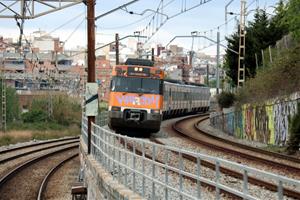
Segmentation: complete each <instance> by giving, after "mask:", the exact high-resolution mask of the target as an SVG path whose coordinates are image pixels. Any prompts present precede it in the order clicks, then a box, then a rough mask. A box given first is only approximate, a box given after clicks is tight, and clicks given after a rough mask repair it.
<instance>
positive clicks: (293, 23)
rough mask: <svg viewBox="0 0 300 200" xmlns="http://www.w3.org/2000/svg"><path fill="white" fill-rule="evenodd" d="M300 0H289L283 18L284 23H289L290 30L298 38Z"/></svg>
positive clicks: (299, 31)
mask: <svg viewBox="0 0 300 200" xmlns="http://www.w3.org/2000/svg"><path fill="white" fill-rule="evenodd" d="M299 13H300V0H289V2H288V3H287V10H286V14H285V15H284V17H283V18H282V21H281V22H282V24H283V25H287V26H288V29H289V31H290V32H291V33H292V34H293V35H294V37H295V38H296V39H297V40H300V14H299Z"/></svg>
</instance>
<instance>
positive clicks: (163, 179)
mask: <svg viewBox="0 0 300 200" xmlns="http://www.w3.org/2000/svg"><path fill="white" fill-rule="evenodd" d="M85 123H87V120H86V119H85V118H84V119H83V126H82V127H83V128H82V135H83V140H84V142H85V143H86V144H87V140H86V139H87V133H86V131H87V129H86V128H85V127H86V125H84V124H85ZM91 145H92V146H91V154H92V155H93V157H94V158H95V159H96V160H97V161H98V162H99V163H100V164H101V165H102V166H103V167H105V168H106V170H107V171H109V172H110V173H111V174H112V175H113V178H114V179H116V180H118V181H119V182H120V183H122V184H124V185H125V186H127V187H128V188H130V189H131V190H133V191H134V192H136V193H139V194H141V195H142V196H143V197H146V198H147V199H156V197H157V195H158V194H164V195H163V196H164V198H165V199H169V198H170V197H169V196H170V195H172V197H173V198H174V197H176V199H177V198H180V199H182V198H184V199H200V198H201V192H202V191H201V190H202V189H201V184H202V183H203V184H211V185H213V186H214V187H215V188H216V190H215V191H216V199H220V198H221V195H220V191H221V190H222V191H226V192H228V193H233V194H235V195H237V196H239V197H241V198H243V199H257V197H254V196H252V195H251V194H250V192H249V188H248V187H249V183H248V176H249V174H255V175H256V176H259V177H261V178H262V179H272V180H273V181H275V182H276V183H277V188H278V189H277V197H278V199H283V186H286V185H288V186H290V187H295V188H299V187H300V181H297V180H293V179H290V178H286V177H284V176H280V175H276V174H272V173H268V172H264V171H262V170H258V169H254V168H251V167H247V166H245V165H241V164H237V163H234V162H230V161H227V160H224V159H220V158H216V157H212V156H208V155H204V154H200V153H194V152H190V151H187V150H182V149H178V148H175V147H170V146H163V145H160V144H155V143H152V142H148V141H145V140H142V139H137V138H132V137H128V136H124V135H118V134H115V133H113V132H111V131H109V130H106V129H104V128H103V127H100V126H98V125H95V124H92V137H91ZM129 145H132V148H128V146H129ZM137 147H139V148H141V149H142V154H138V153H137V151H136V149H137ZM146 151H147V152H149V151H151V155H152V159H151V158H149V157H146V156H145V152H146ZM172 152H177V153H178V161H177V166H178V167H174V164H172V165H171V164H170V163H171V162H172V163H174V161H173V160H170V159H169V156H170V155H171V154H172ZM158 153H159V154H160V155H162V156H163V157H164V163H161V162H157V161H156V157H157V156H158ZM184 154H187V155H190V156H192V157H194V158H195V159H196V160H197V162H196V164H195V166H194V169H195V170H194V171H193V172H191V171H187V170H185V163H184V158H183V155H184ZM204 160H206V161H210V162H213V163H214V164H215V165H216V168H215V177H213V178H212V179H208V178H205V177H204V176H202V174H201V172H202V171H201V161H204ZM221 166H226V167H228V168H234V169H236V170H239V171H240V172H242V173H243V177H244V178H243V184H242V186H241V187H240V188H239V189H234V188H231V187H228V186H226V183H225V184H224V183H222V182H221V181H220V176H221V171H220V167H221ZM174 174H175V175H176V176H174ZM186 178H193V179H196V180H197V183H196V184H185V183H184V179H186ZM174 183H176V184H174ZM149 188H150V190H149ZM174 195H175V196H174Z"/></svg>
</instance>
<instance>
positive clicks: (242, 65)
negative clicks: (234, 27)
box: [238, 0, 246, 87]
mask: <svg viewBox="0 0 300 200" xmlns="http://www.w3.org/2000/svg"><path fill="white" fill-rule="evenodd" d="M245 21H246V0H241V15H240V42H239V61H238V87H241V86H243V85H244V82H245V52H246V51H245V49H246V44H245V39H246V32H245Z"/></svg>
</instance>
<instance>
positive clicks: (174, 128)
mask: <svg viewBox="0 0 300 200" xmlns="http://www.w3.org/2000/svg"><path fill="white" fill-rule="evenodd" d="M199 116H200V115H198V116H192V117H187V118H184V119H181V120H178V121H176V122H175V123H174V124H173V126H172V128H173V130H175V131H176V132H177V133H179V134H181V135H182V136H184V137H186V138H188V139H189V140H191V141H194V142H196V143H199V144H201V145H204V146H207V147H209V148H212V149H216V150H219V151H222V152H227V153H230V154H233V155H235V156H236V155H239V156H241V157H244V158H248V159H251V160H255V161H258V162H261V163H264V164H267V165H271V166H272V167H274V166H275V167H277V168H279V169H281V170H282V168H284V169H287V170H293V171H295V172H298V173H300V168H299V167H296V166H291V165H289V164H286V163H279V162H276V161H274V160H270V159H265V158H261V157H258V156H255V155H250V154H247V153H243V152H240V151H237V150H233V149H229V148H225V147H222V146H219V145H215V144H212V143H210V142H205V141H202V140H199V139H196V138H193V137H191V136H189V134H187V133H186V132H183V131H182V130H181V129H180V128H178V127H177V126H178V124H179V123H181V122H183V121H186V120H189V119H192V118H196V117H199ZM206 119H207V118H206ZM203 120H205V119H203ZM194 128H195V130H196V131H198V132H201V133H203V134H204V135H205V136H208V137H212V138H214V137H213V136H212V135H211V134H209V135H206V132H203V131H202V130H201V131H200V130H199V129H197V128H196V124H194ZM215 137H216V136H215ZM216 139H217V138H216ZM220 141H221V142H224V143H230V144H232V145H236V146H237V147H240V148H243V146H247V145H242V144H241V145H240V146H238V143H235V142H232V141H229V140H226V139H221V138H220ZM231 142H232V143H231ZM248 148H249V147H248ZM250 149H251V147H250V148H249V149H245V150H250ZM250 151H253V152H255V153H261V154H264V153H263V152H267V151H265V150H262V151H260V150H257V149H256V148H253V147H252V150H250ZM277 154H278V153H276V154H275V153H274V154H273V155H272V152H269V153H268V154H267V153H265V154H264V155H267V156H272V157H274V158H277ZM297 164H298V162H297Z"/></svg>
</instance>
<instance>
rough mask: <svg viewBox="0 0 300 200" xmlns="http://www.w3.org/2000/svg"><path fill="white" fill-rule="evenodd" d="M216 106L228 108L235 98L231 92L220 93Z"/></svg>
mask: <svg viewBox="0 0 300 200" xmlns="http://www.w3.org/2000/svg"><path fill="white" fill-rule="evenodd" d="M217 99H218V104H219V106H220V107H221V108H229V107H230V106H232V105H233V103H234V101H235V96H234V94H233V93H231V92H222V93H221V94H220V95H219V96H218V97H217Z"/></svg>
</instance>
